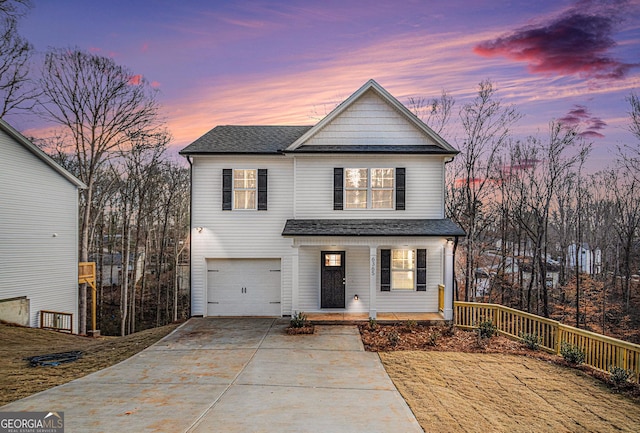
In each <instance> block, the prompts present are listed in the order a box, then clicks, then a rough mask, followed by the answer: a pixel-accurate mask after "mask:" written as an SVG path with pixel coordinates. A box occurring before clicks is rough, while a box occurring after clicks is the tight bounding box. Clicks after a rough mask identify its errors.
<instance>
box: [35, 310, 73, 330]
mask: <svg viewBox="0 0 640 433" xmlns="http://www.w3.org/2000/svg"><path fill="white" fill-rule="evenodd" d="M40 327H41V328H42V329H53V330H55V331H60V332H68V333H70V334H73V314H71V313H60V312H58V311H46V310H41V311H40Z"/></svg>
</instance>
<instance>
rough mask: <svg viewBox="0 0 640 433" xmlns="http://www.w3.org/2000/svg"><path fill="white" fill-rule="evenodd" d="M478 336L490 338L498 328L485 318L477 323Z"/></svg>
mask: <svg viewBox="0 0 640 433" xmlns="http://www.w3.org/2000/svg"><path fill="white" fill-rule="evenodd" d="M477 332H478V337H479V338H483V339H484V338H491V337H493V336H494V335H496V333H497V332H498V328H497V327H496V325H494V324H493V322H492V321H491V320H485V321H484V322H480V323H479V324H478V329H477Z"/></svg>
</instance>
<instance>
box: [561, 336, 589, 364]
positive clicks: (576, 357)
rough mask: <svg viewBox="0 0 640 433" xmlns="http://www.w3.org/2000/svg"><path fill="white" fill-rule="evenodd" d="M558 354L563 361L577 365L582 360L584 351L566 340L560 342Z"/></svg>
mask: <svg viewBox="0 0 640 433" xmlns="http://www.w3.org/2000/svg"><path fill="white" fill-rule="evenodd" d="M560 354H561V355H562V357H563V358H564V359H565V361H567V362H569V363H571V364H575V365H578V364H582V363H583V362H584V352H583V351H582V350H580V347H578V346H576V345H575V344H570V343H567V342H566V341H565V342H562V345H561V346H560Z"/></svg>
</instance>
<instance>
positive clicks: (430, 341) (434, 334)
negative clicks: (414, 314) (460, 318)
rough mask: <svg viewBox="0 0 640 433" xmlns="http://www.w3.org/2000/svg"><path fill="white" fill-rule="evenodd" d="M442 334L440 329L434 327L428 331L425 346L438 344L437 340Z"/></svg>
mask: <svg viewBox="0 0 640 433" xmlns="http://www.w3.org/2000/svg"><path fill="white" fill-rule="evenodd" d="M441 336H442V335H441V334H440V331H438V330H436V329H434V330H432V331H431V332H429V335H428V336H427V341H426V343H427V346H432V347H433V346H437V345H438V340H439V339H440V337H441Z"/></svg>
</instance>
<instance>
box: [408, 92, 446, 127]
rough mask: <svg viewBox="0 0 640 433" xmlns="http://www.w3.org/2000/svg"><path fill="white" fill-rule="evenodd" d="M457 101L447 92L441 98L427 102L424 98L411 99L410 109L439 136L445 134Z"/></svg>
mask: <svg viewBox="0 0 640 433" xmlns="http://www.w3.org/2000/svg"><path fill="white" fill-rule="evenodd" d="M455 103H456V101H455V99H453V96H451V95H450V94H449V93H448V92H447V91H446V90H443V91H442V93H441V94H440V97H438V98H433V99H430V100H427V99H426V98H423V97H414V96H411V97H409V108H410V109H411V111H412V112H413V114H415V115H416V117H418V118H420V119H421V120H422V121H423V122H425V123H426V124H427V125H429V127H430V128H431V129H433V130H434V131H435V132H436V133H437V134H443V133H445V131H446V129H447V126H448V125H449V120H451V114H452V113H453V107H454V105H455Z"/></svg>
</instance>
